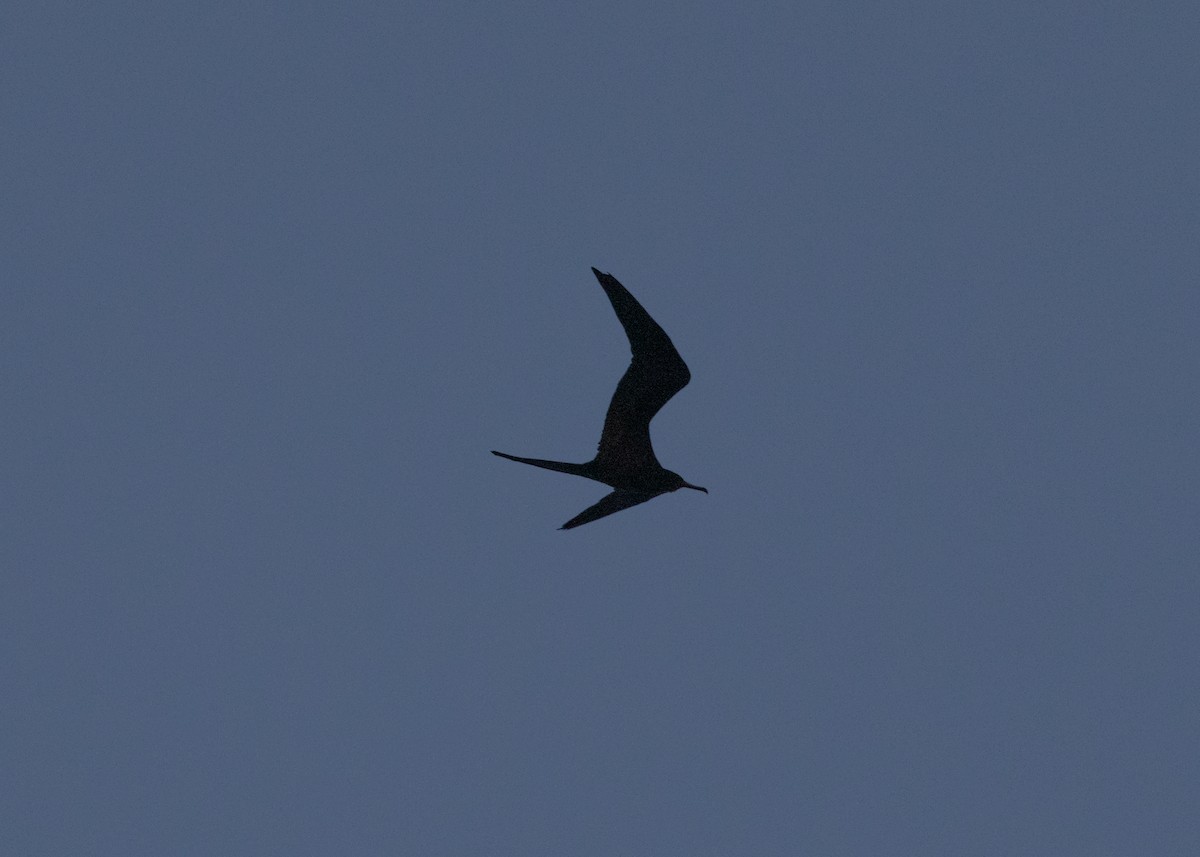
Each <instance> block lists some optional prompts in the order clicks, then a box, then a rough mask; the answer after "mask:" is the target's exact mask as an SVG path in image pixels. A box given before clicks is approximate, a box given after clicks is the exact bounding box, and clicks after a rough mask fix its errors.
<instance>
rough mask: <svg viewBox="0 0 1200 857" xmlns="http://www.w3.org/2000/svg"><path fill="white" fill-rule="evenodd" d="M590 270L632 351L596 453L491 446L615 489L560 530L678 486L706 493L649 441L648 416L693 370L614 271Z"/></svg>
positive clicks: (512, 457) (511, 457) (651, 416)
mask: <svg viewBox="0 0 1200 857" xmlns="http://www.w3.org/2000/svg"><path fill="white" fill-rule="evenodd" d="M592 273H593V274H595V275H596V279H597V280H599V281H600V285H601V286H603V287H604V293H605V294H606V295H608V300H609V302H610V303H611V304H612V308H613V310H614V311H615V312H616V314H617V319H618V320H619V321H620V322H621V326H622V327H624V328H625V335H626V336H628V337H629V349H630V350H631V351H632V352H633V361H632V362H631V363H630V364H629V368H628V369H626V370H625V374H624V375H623V376H622V377H621V380H620V382H619V383H618V384H617V390H616V392H615V393H613V397H612V401H611V402H610V403H609V405H608V414H607V416H605V417H604V429H603V431H601V432H600V445H599V447H598V448H597V450H596V457H595V458H593V459H592V460H591V461H587V462H584V463H583V464H572V463H571V462H568V461H546V460H545V459H543V458H521V457H520V456H517V455H508V454H507V453H504V452H496V450H494V449H493V450H492V455H498V456H500V457H501V458H507V459H508V460H509V461H519V462H521V463H522V464H532V465H534V466H535V467H544V468H546V469H547V470H557V471H558V472H559V473H570V474H572V475H574V476H583V477H585V478H587V479H595V480H596V481H597V482H603V483H604V484H605V485H611V486H612V487H613V488H615V489H616V490H615V491H613V492H612V493H611V494H609V495H608V496H606V497H604V498H603V499H602V500H601V501H600V502H599V503H597V504H596V505H594V506H589V507H588V508H586V509H584V510H583V511H582V512H580V513H579V514H578V515H576V516H575V517H574V518H572V519H571V520H569V521H567V522H566V523H565V524H563V525H562V526H561V527H559V529H560V530H569V529H571V528H573V527H579V526H582V525H583V524H589V523H591V522H592V521H595V520H598V519H599V518H603V517H604V516H605V515H611V514H612V513H613V512H619V511H621V510H622V509H628V508H629V507H630V506H636V505H637V504H638V503H645V502H646V501H647V500H652V499H654V498H655V497H657V496H658V495H659V494H666V493H667V492H669V491H677V490H678V489H680V488H692V489H694V490H696V491H703V492H704V493H705V494H707V493H708V489H707V488H701V487H700V486H699V485H692V484H690V483H688V482H686V481H684V478H683V477H682V476H680V475H679V474H678V473H673V472H672V471H670V470H667V469H666V468H665V467H663V466H662V465H661V464H659V463H658V459H657V458H655V456H654V447H653V446H651V445H650V420H652V419H654V415H655V414H657V413H658V412H659V410H660V409H661V408H662V406H663V405H665V404H666V403H667V401H668V400H669V399H670V398H671V397H672V396H674V395H675V394H676V393H678V392H679V391H680V390H682V389H683V388H684V387H686V386H687V383H688V381H690V380H692V373H691V372H689V371H688V367H687V364H686V363H684V362H683V358H682V357H680V356H679V352H678V351H676V350H675V346H674V345H672V344H671V339H670V337H668V336H667V334H666V332H665V331H664V330H663V329H662V328H661V327H659V326H658V323H657V322H656V321H655V320H654V319H652V318H651V317H650V313H648V312H646V311H645V310H644V309H642V305H641V304H640V303H638V302H637V298H635V297H634V296H633V295H631V294H630V293H629V290H628V289H626V288H625V287H624V286H623V285H621V284H620V283H619V282H618V281H617V278H616V277H614V276H613V275H612V274H603V273H601V272H600V271H597V270H596V269H595V268H592Z"/></svg>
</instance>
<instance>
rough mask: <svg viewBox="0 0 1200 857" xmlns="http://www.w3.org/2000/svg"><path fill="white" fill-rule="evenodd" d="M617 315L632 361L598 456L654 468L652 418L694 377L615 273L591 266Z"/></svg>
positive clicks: (607, 421) (611, 407)
mask: <svg viewBox="0 0 1200 857" xmlns="http://www.w3.org/2000/svg"><path fill="white" fill-rule="evenodd" d="M592 273H594V274H595V275H596V279H597V280H599V281H600V285H601V286H603V287H604V292H605V294H607V295H608V300H609V302H610V303H611V304H612V307H613V310H614V311H615V312H616V314H617V319H618V320H619V321H620V322H621V326H622V327H624V328H625V335H626V336H628V337H629V349H630V351H632V352H633V361H632V362H631V363H630V364H629V368H628V369H626V370H625V374H624V375H623V376H622V377H621V381H620V383H618V384H617V389H616V392H614V393H613V397H612V401H611V402H610V403H609V405H608V414H607V415H606V416H605V417H604V430H603V431H602V432H601V433H600V445H599V449H598V451H597V454H596V458H597V459H598V460H607V461H611V462H613V463H614V464H618V465H619V466H623V467H628V468H629V469H631V470H635V469H640V468H643V467H656V466H658V460H657V459H656V458H655V457H654V448H653V447H652V446H651V445H650V420H652V419H654V415H655V414H657V413H658V412H659V410H660V409H661V408H662V406H663V405H665V404H666V403H667V401H668V400H669V399H670V398H671V397H672V396H674V395H675V394H676V393H678V392H679V391H680V390H682V389H683V388H684V387H686V386H687V383H688V381H690V380H691V379H692V373H691V372H689V371H688V367H687V364H686V363H684V362H683V358H682V357H680V356H679V352H678V351H676V350H675V346H674V345H673V344H672V343H671V338H670V337H669V336H667V334H666V332H665V331H664V330H663V329H662V328H661V327H659V326H658V323H657V322H656V321H655V320H654V319H652V318H651V317H650V313H648V312H646V310H644V309H643V308H642V305H641V304H640V303H638V302H637V298H635V297H634V296H633V295H631V294H630V293H629V290H628V289H626V288H625V287H624V286H623V285H621V283H620V282H618V280H617V278H616V277H614V276H612V275H611V274H604V273H601V272H600V271H597V270H596V269H595V268H592Z"/></svg>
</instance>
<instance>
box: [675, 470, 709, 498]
mask: <svg viewBox="0 0 1200 857" xmlns="http://www.w3.org/2000/svg"><path fill="white" fill-rule="evenodd" d="M667 473H669V474H671V488H670V490H671V491H678V490H679V489H680V488H691V489H692V490H693V491H703V492H704V493H705V494H707V493H708V489H707V488H701V487H700V486H699V485H693V484H692V483H691V482H688V481H687V480H686V479H684V478H683V477H682V476H680V475H679V474H678V473H675V472H674V471H671V470H668V471H667Z"/></svg>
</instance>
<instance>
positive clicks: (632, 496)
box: [559, 490, 658, 530]
mask: <svg viewBox="0 0 1200 857" xmlns="http://www.w3.org/2000/svg"><path fill="white" fill-rule="evenodd" d="M657 496H658V493H655V492H653V491H620V490H617V491H614V492H612V493H611V494H608V495H606V496H605V497H603V498H602V499H601V500H600V502H599V503H597V504H596V505H594V506H588V507H587V508H586V509H584V510H583V511H582V512H580V513H579V514H578V515H576V516H575V517H574V518H572V519H571V520H569V521H567V522H566V523H565V524H563V525H562V526H561V527H559V529H560V530H569V529H571V528H573V527H581V526H583V525H584V524H590V523H591V522H592V521H595V520H598V519H600V518H603V517H604V516H605V515H611V514H612V513H613V512H619V511H621V510H622V509H628V508H629V507H630V506H636V505H637V504H638V503H645V502H646V501H647V500H652V499H653V498H655V497H657Z"/></svg>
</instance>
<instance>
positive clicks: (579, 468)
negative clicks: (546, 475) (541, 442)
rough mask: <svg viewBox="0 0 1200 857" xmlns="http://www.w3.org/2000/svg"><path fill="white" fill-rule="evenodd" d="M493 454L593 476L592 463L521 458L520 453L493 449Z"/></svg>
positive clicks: (574, 474) (559, 470)
mask: <svg viewBox="0 0 1200 857" xmlns="http://www.w3.org/2000/svg"><path fill="white" fill-rule="evenodd" d="M492 455H498V456H500V457H501V458H507V459H508V460H509V461H519V462H521V463H522V464H532V465H533V466H534V467H544V468H546V469H547V470H557V471H558V472H559V473H570V474H571V475H572V476H583V477H585V478H587V479H591V478H592V473H591V465H590V464H572V463H571V462H569V461H547V460H546V459H544V458H521V457H520V456H519V455H509V454H508V453H506V452H496V450H494V449H493V450H492Z"/></svg>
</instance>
